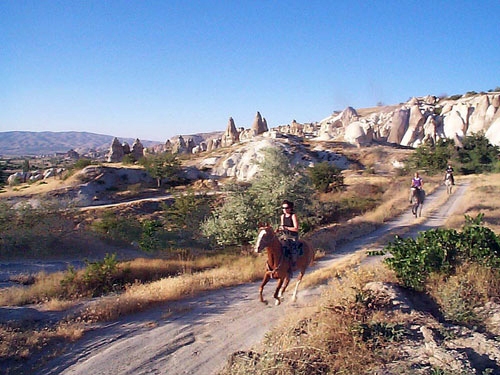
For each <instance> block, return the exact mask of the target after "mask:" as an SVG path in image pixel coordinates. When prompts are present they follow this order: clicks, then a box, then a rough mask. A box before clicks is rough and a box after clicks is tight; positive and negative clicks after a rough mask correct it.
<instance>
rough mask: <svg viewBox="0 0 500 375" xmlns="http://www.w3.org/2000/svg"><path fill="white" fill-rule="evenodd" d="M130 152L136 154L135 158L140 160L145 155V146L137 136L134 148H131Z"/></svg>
mask: <svg viewBox="0 0 500 375" xmlns="http://www.w3.org/2000/svg"><path fill="white" fill-rule="evenodd" d="M130 153H131V154H132V155H133V156H134V159H135V160H139V159H141V158H142V157H143V156H144V146H143V145H142V143H141V141H140V140H139V138H137V139H136V140H135V141H134V143H133V144H132V148H131V149H130Z"/></svg>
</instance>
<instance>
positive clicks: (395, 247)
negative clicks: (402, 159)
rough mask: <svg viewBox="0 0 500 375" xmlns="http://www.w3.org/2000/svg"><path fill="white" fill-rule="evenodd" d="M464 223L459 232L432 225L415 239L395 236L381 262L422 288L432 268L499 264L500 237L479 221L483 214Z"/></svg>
mask: <svg viewBox="0 0 500 375" xmlns="http://www.w3.org/2000/svg"><path fill="white" fill-rule="evenodd" d="M466 220H467V223H466V225H465V226H464V228H463V231H462V232H457V231H455V230H454V229H432V230H428V231H425V232H420V233H419V235H418V236H417V238H416V240H414V239H412V238H407V239H402V238H401V237H399V236H396V238H395V240H394V241H392V242H390V243H389V244H388V245H387V246H386V247H385V248H384V251H387V252H389V253H390V254H391V255H392V256H391V257H389V258H386V259H385V260H384V262H385V263H386V264H387V265H388V266H389V268H391V269H392V270H394V271H395V273H396V276H397V277H398V279H399V280H400V281H401V283H402V284H403V285H404V286H406V287H409V288H412V289H415V290H418V291H422V290H423V289H424V286H425V282H426V280H427V277H428V276H429V274H430V273H431V272H440V273H444V274H451V273H452V272H453V270H454V268H455V267H456V266H457V265H458V264H462V263H464V262H469V261H471V262H476V263H480V264H484V265H486V266H490V267H500V240H499V238H498V236H497V235H495V233H493V232H492V231H491V230H490V229H488V228H485V227H483V226H482V225H481V220H482V214H479V215H478V217H476V218H475V219H472V218H470V217H468V216H466Z"/></svg>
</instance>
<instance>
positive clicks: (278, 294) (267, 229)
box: [255, 224, 314, 305]
mask: <svg viewBox="0 0 500 375" xmlns="http://www.w3.org/2000/svg"><path fill="white" fill-rule="evenodd" d="M298 242H299V243H300V244H301V245H302V246H301V247H302V251H300V252H299V254H298V255H297V262H296V265H295V266H294V267H293V269H292V267H291V262H290V259H289V258H288V256H286V255H285V249H284V246H283V245H282V243H281V241H280V240H279V238H278V236H277V235H276V233H275V231H274V230H273V228H272V227H271V226H269V224H265V225H261V226H260V227H259V234H258V236H257V241H256V243H255V252H256V253H260V252H262V251H263V250H264V249H266V250H267V270H266V273H265V274H264V279H263V280H262V284H261V285H260V288H259V294H260V301H261V302H263V303H267V302H266V301H265V300H264V298H263V296H262V292H263V291H264V286H265V285H266V284H267V282H268V281H269V280H270V279H271V278H273V279H278V286H277V287H276V291H275V292H274V298H275V299H276V305H279V304H280V303H281V300H282V296H283V294H284V293H285V290H286V288H287V286H288V284H289V283H290V278H291V271H296V270H298V271H299V275H298V277H297V285H295V290H294V291H293V296H292V301H295V300H296V299H297V289H298V288H299V284H300V282H301V281H302V277H303V276H304V273H305V272H306V269H307V267H308V266H309V265H310V264H311V263H312V261H313V260H314V249H313V248H312V246H311V244H309V243H308V242H306V241H304V240H299V241H298Z"/></svg>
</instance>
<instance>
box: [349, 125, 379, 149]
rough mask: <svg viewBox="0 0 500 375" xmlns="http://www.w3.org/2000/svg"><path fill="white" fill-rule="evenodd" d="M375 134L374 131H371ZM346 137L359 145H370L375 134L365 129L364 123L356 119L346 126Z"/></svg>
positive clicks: (350, 141) (351, 142)
mask: <svg viewBox="0 0 500 375" xmlns="http://www.w3.org/2000/svg"><path fill="white" fill-rule="evenodd" d="M371 134H372V135H373V133H371ZM344 139H345V141H346V142H348V143H350V144H353V145H356V146H358V147H361V146H367V145H369V144H370V143H371V142H372V140H373V136H370V135H369V132H367V130H365V127H364V124H363V123H362V122H360V121H355V122H352V123H350V124H349V125H347V127H346V128H345V134H344Z"/></svg>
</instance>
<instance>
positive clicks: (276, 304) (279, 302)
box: [274, 298, 281, 306]
mask: <svg viewBox="0 0 500 375" xmlns="http://www.w3.org/2000/svg"><path fill="white" fill-rule="evenodd" d="M280 304H281V301H280V300H279V299H278V298H277V299H276V302H274V305H275V306H279V305H280Z"/></svg>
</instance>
